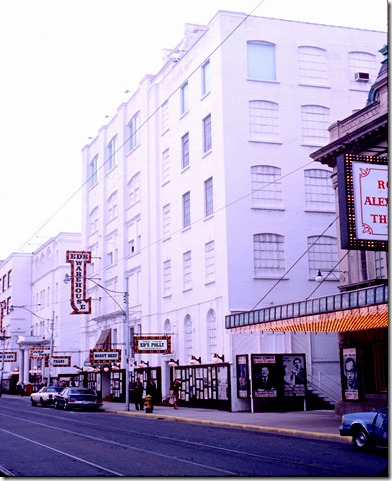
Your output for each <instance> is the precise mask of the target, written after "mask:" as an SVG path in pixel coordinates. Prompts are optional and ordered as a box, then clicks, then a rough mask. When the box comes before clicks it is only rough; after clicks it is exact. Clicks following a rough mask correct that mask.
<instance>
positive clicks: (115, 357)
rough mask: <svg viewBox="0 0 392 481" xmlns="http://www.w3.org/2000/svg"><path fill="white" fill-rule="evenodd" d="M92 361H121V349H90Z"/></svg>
mask: <svg viewBox="0 0 392 481" xmlns="http://www.w3.org/2000/svg"><path fill="white" fill-rule="evenodd" d="M90 362H91V363H95V362H121V349H110V350H105V349H90Z"/></svg>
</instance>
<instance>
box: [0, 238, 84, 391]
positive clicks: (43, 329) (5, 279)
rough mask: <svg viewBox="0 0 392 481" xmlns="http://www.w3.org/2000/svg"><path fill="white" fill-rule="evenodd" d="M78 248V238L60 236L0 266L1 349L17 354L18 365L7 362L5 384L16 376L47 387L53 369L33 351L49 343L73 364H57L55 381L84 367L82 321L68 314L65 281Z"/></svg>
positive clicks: (54, 352) (26, 381) (54, 374)
mask: <svg viewBox="0 0 392 481" xmlns="http://www.w3.org/2000/svg"><path fill="white" fill-rule="evenodd" d="M80 249H81V234H80V233H71V232H61V233H59V234H58V235H57V236H56V237H54V238H51V239H49V240H48V241H47V242H45V243H44V244H43V245H41V246H40V247H39V248H38V249H37V250H36V251H35V252H34V253H32V254H24V253H13V254H11V255H10V256H9V257H8V258H7V259H6V260H5V261H3V262H2V263H1V265H0V278H1V295H0V301H4V302H5V312H4V318H3V328H4V333H5V336H6V337H7V339H6V340H5V343H4V346H2V347H4V351H5V352H16V353H17V357H16V360H15V361H14V362H8V361H7V365H9V367H7V368H5V369H4V373H3V374H4V376H3V377H4V379H5V380H6V379H7V378H8V377H9V375H10V374H12V373H14V374H16V373H18V379H19V380H20V381H23V382H24V383H25V384H27V383H29V382H34V381H36V380H37V379H38V378H42V380H43V381H45V382H47V378H48V374H49V366H48V365H46V364H47V363H46V362H45V359H44V358H37V359H35V358H33V357H32V356H31V352H30V350H31V349H32V348H34V347H36V348H41V347H46V348H50V345H51V344H52V347H53V349H52V351H53V357H57V358H59V357H64V358H68V357H69V361H70V364H71V365H70V366H68V365H65V366H64V367H61V366H60V367H56V364H55V365H54V366H53V367H52V369H51V378H56V377H58V376H59V375H60V374H61V373H77V372H78V370H77V369H76V368H74V367H72V366H73V365H77V366H80V364H81V363H83V361H84V358H82V353H81V350H80V319H79V318H78V316H73V315H71V314H70V313H71V312H72V309H71V306H70V295H69V288H68V287H67V286H66V285H65V284H64V282H63V279H64V276H65V274H66V273H69V270H70V266H69V264H67V263H66V251H67V250H80ZM83 355H84V353H83ZM32 374H33V376H32ZM6 387H8V385H7V386H6ZM10 387H11V388H12V386H10Z"/></svg>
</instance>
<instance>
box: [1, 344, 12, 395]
mask: <svg viewBox="0 0 392 481" xmlns="http://www.w3.org/2000/svg"><path fill="white" fill-rule="evenodd" d="M10 337H11V336H5V335H3V336H0V339H1V340H2V341H3V352H2V357H1V372H0V397H1V395H2V393H3V371H4V359H5V341H6V340H7V339H10Z"/></svg>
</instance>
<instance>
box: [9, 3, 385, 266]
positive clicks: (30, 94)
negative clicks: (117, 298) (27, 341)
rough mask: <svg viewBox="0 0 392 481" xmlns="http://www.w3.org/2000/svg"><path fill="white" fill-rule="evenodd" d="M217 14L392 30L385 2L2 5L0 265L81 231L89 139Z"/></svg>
mask: <svg viewBox="0 0 392 481" xmlns="http://www.w3.org/2000/svg"><path fill="white" fill-rule="evenodd" d="M218 10H232V11H237V12H244V13H247V14H249V13H251V12H253V13H252V14H253V15H257V16H265V17H275V18H285V19H290V20H299V21H305V22H313V23H323V24H329V25H341V26H347V27H353V28H365V29H369V30H381V31H387V10H388V3H387V0H329V1H321V0H264V1H262V0H197V1H195V2H191V1H189V0H143V1H140V0H34V1H32V0H3V1H2V2H0V45H1V49H0V62H1V63H0V65H1V76H0V112H1V115H0V132H1V138H2V144H1V161H0V162H1V163H0V165H1V169H0V179H1V184H0V185H1V187H0V205H1V207H2V208H1V214H0V225H1V228H0V232H1V239H0V259H5V258H6V257H8V256H9V255H10V254H11V253H12V252H33V251H34V250H35V249H37V248H38V247H39V246H40V245H41V244H42V243H44V242H45V241H46V240H47V239H48V238H49V237H52V236H55V235H57V234H58V233H59V232H61V231H65V232H68V231H74V232H77V231H80V229H81V208H80V195H79V194H77V192H78V190H79V189H80V187H81V183H82V180H81V179H82V177H81V149H82V148H83V146H84V145H86V144H87V143H88V137H90V136H95V135H96V134H97V132H98V129H99V127H101V126H102V125H103V124H104V122H105V115H110V114H113V113H114V112H115V111H116V109H117V107H118V106H119V105H120V104H121V103H122V102H123V101H124V100H126V99H127V98H128V97H127V96H126V95H125V93H124V92H125V90H127V89H129V90H135V89H136V87H137V85H138V84H139V82H140V80H141V79H142V78H143V77H144V75H146V74H148V73H151V74H154V73H156V72H157V71H158V70H159V68H160V67H161V65H162V53H161V52H162V49H163V48H173V47H174V46H175V45H176V44H177V43H179V42H180V40H181V39H182V37H183V33H184V24H185V23H186V22H188V23H198V24H203V25H207V24H208V21H209V20H210V19H211V18H212V17H213V16H214V15H215V13H216V12H217V11H218ZM386 38H387V37H386ZM381 47H382V45H380V48H381ZM69 199H72V200H69Z"/></svg>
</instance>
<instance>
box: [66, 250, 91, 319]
mask: <svg viewBox="0 0 392 481" xmlns="http://www.w3.org/2000/svg"><path fill="white" fill-rule="evenodd" d="M67 262H69V263H70V264H71V299H70V302H71V306H72V309H73V311H72V312H71V314H91V297H89V298H87V294H86V290H87V289H86V281H87V278H86V273H87V264H89V263H91V252H87V251H67Z"/></svg>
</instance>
